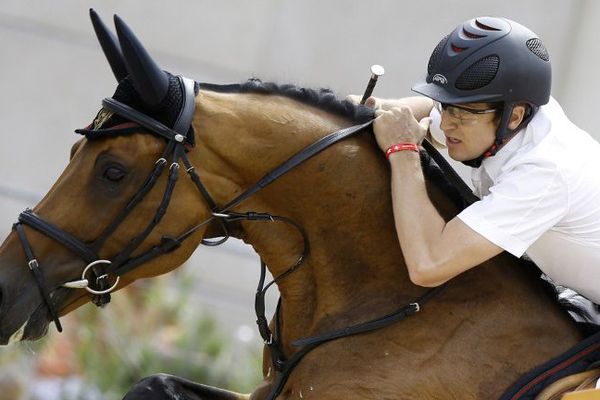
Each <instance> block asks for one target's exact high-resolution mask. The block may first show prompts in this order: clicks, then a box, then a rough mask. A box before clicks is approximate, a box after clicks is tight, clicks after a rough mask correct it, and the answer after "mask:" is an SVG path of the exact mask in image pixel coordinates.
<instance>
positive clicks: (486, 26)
mask: <svg viewBox="0 0 600 400" xmlns="http://www.w3.org/2000/svg"><path fill="white" fill-rule="evenodd" d="M475 25H477V27H478V28H479V29H483V30H484V31H501V30H502V29H498V28H494V27H492V26H489V25H486V24H484V23H482V22H480V21H479V20H477V19H476V20H475Z"/></svg>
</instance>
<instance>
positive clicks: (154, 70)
mask: <svg viewBox="0 0 600 400" xmlns="http://www.w3.org/2000/svg"><path fill="white" fill-rule="evenodd" d="M115 27H116V28H117V36H118V37H119V42H120V43H121V49H122V50H123V56H124V58H125V66H126V67H127V71H128V72H129V76H130V78H131V80H132V81H133V86H134V87H135V90H136V91H137V92H138V94H139V95H140V97H141V98H142V100H143V101H144V103H146V105H148V106H156V105H158V104H160V103H161V102H162V100H163V99H164V98H165V96H166V95H167V91H168V90H169V76H168V75H167V73H166V72H165V71H163V70H162V69H161V68H160V67H159V66H158V64H156V62H154V60H153V59H152V57H150V55H149V54H148V52H147V51H146V49H144V46H142V44H141V43H140V41H139V40H138V39H137V38H136V37H135V35H134V34H133V31H132V30H131V29H130V28H129V27H128V26H127V25H126V24H125V22H123V20H122V19H121V18H119V16H118V15H115Z"/></svg>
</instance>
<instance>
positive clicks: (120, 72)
mask: <svg viewBox="0 0 600 400" xmlns="http://www.w3.org/2000/svg"><path fill="white" fill-rule="evenodd" d="M90 18H91V20H92V25H94V31H95V32H96V37H98V42H100V46H101V47H102V51H103V52H104V55H105V56H106V59H107V60H108V64H109V65H110V68H111V69H112V72H113V74H114V75H115V78H117V82H120V81H121V79H123V78H125V77H126V76H127V68H126V67H125V61H123V54H121V47H120V46H119V42H118V41H117V37H116V36H115V35H114V34H113V33H112V32H111V31H110V30H109V29H108V28H107V27H106V25H104V22H102V20H101V19H100V16H99V15H98V14H97V13H96V11H94V9H93V8H90Z"/></svg>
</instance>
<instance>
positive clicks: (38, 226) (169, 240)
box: [13, 76, 472, 399]
mask: <svg viewBox="0 0 600 400" xmlns="http://www.w3.org/2000/svg"><path fill="white" fill-rule="evenodd" d="M177 79H178V80H179V82H180V85H181V87H182V88H183V92H184V96H183V105H182V107H181V110H180V112H179V115H178V118H177V120H176V122H175V124H174V126H173V128H169V127H167V126H165V125H164V124H162V123H160V122H158V121H157V120H155V119H154V118H152V117H150V116H148V115H146V114H143V113H141V112H139V111H137V110H135V109H133V108H132V107H130V106H128V105H126V104H124V103H121V102H119V101H117V100H115V99H112V98H106V99H104V100H103V102H102V104H103V107H104V108H105V109H107V110H109V111H110V112H113V113H115V114H117V115H119V116H121V117H123V118H125V119H127V120H129V121H132V122H134V123H137V124H139V125H141V126H142V127H144V128H146V129H148V130H150V131H151V132H153V133H155V134H157V135H159V136H161V137H163V138H165V139H166V140H167V144H166V146H165V149H164V151H163V153H162V156H161V157H160V158H159V159H158V160H157V161H156V164H155V167H154V169H153V170H152V172H151V173H150V175H149V176H148V177H147V179H146V181H145V182H144V184H143V185H142V187H141V188H140V189H139V190H138V192H137V193H136V194H135V195H134V196H133V197H132V198H131V199H130V201H129V202H128V204H127V205H126V206H125V207H124V208H123V209H122V210H121V212H120V213H119V214H118V215H117V217H116V218H115V219H114V220H113V221H112V222H111V223H110V224H109V225H108V226H107V227H106V228H105V230H104V231H103V232H102V233H101V234H100V236H99V237H98V238H97V239H96V240H94V241H93V242H91V243H86V242H84V241H82V240H80V239H78V238H76V237H74V236H73V235H71V234H70V233H68V232H66V231H64V230H63V229H61V228H59V227H57V226H55V225H53V224H52V223H50V222H48V221H46V220H44V219H43V218H42V217H40V216H38V215H37V214H35V213H34V212H33V211H32V210H29V209H27V210H25V211H23V212H22V213H21V214H20V215H19V220H18V222H17V223H15V224H14V225H13V228H14V229H15V230H16V232H17V234H18V236H19V238H20V241H21V244H22V246H23V249H24V252H25V255H26V258H27V262H28V265H29V268H30V269H31V271H32V274H33V276H34V278H35V281H36V283H37V286H38V288H39V291H40V294H41V296H42V298H43V300H44V303H45V305H46V307H47V308H48V310H49V312H50V316H51V317H52V319H53V320H54V322H55V324H56V327H57V329H58V331H62V326H61V324H60V320H59V316H58V311H57V306H56V304H55V303H54V301H53V298H52V296H51V290H50V288H48V286H47V284H46V282H45V279H44V274H43V272H42V270H41V269H40V266H39V263H38V261H37V259H36V258H35V255H34V252H33V249H32V246H31V244H30V243H29V241H28V239H27V235H26V234H25V231H24V229H23V225H28V226H30V227H31V228H33V229H35V230H37V231H39V232H41V233H42V234H45V235H46V236H48V237H50V238H51V239H53V240H55V241H57V242H58V243H60V244H62V245H63V246H65V247H66V248H68V249H69V250H71V251H72V252H74V253H75V254H77V255H78V256H79V257H81V259H82V260H84V261H85V262H86V263H87V266H86V267H85V268H84V269H83V271H82V276H81V279H79V280H75V281H71V282H66V283H63V284H62V285H60V286H62V287H66V288H71V289H75V288H83V289H86V290H87V291H89V292H90V293H92V294H94V295H95V297H94V303H95V304H96V305H99V306H101V305H104V304H106V303H108V302H109V301H110V292H112V291H113V290H114V289H115V288H116V287H117V285H118V279H119V277H120V276H121V275H124V274H126V273H127V272H129V271H131V270H133V269H134V268H136V267H138V266H140V265H142V264H144V263H146V262H147V261H149V260H151V259H153V258H155V257H158V256H160V255H163V254H165V253H168V252H171V251H173V250H175V249H177V248H178V247H179V246H181V243H182V242H183V241H184V240H186V239H187V238H189V237H190V236H191V235H192V234H193V233H194V232H196V231H197V230H198V229H200V228H201V227H204V226H206V225H208V224H209V223H211V222H213V221H215V220H217V221H218V222H219V223H220V225H221V227H222V229H223V233H224V235H223V237H222V239H219V240H216V241H207V240H204V239H203V240H202V244H205V245H211V246H216V245H219V244H222V243H224V242H225V241H226V240H227V239H228V238H229V230H228V223H230V222H235V221H239V220H249V221H271V222H274V221H282V222H285V223H288V224H291V225H292V226H294V227H295V228H296V229H297V230H298V231H299V232H300V234H301V235H302V238H303V243H304V245H303V250H302V252H301V254H300V256H299V257H298V259H297V261H296V262H295V263H294V264H293V265H292V266H290V267H289V268H288V269H287V270H286V271H285V272H283V273H282V274H280V275H279V276H277V277H275V278H274V279H273V280H272V281H271V282H270V283H268V284H267V285H265V277H266V264H265V263H264V262H263V261H262V260H261V274H260V279H259V285H258V288H257V291H256V296H255V312H256V315H257V324H258V329H259V332H260V335H261V337H262V338H263V340H264V342H265V345H266V346H268V347H269V350H270V354H271V359H272V365H273V367H274V368H275V370H276V371H277V372H279V374H278V376H277V378H276V380H275V382H274V385H273V388H272V390H271V393H270V394H269V396H268V397H267V398H268V399H274V398H276V397H277V396H278V394H279V393H280V391H281V390H282V389H283V387H284V385H285V383H286V381H287V379H288V377H289V375H290V374H291V372H292V370H293V369H294V367H295V366H296V365H297V364H298V363H299V362H300V360H301V359H302V358H303V357H304V356H305V355H306V354H308V353H309V352H310V351H312V350H313V349H315V348H316V347H318V346H319V345H321V344H323V343H326V342H329V341H331V340H335V339H338V338H342V337H347V336H351V335H356V334H359V333H365V332H370V331H373V330H376V329H380V328H383V327H386V326H389V325H391V324H393V323H395V322H397V321H400V320H402V319H404V318H406V317H408V316H410V315H413V314H415V313H417V312H419V310H420V309H421V307H422V305H423V304H424V303H426V302H427V301H428V300H429V299H431V298H432V297H433V296H434V295H435V294H437V293H438V292H439V291H440V290H442V288H443V287H444V286H439V287H437V288H434V289H431V290H429V291H427V292H426V293H425V294H423V295H422V296H420V297H419V298H417V299H415V300H414V301H413V302H411V303H408V304H406V305H404V306H402V307H400V308H399V309H398V310H396V311H394V312H392V313H390V314H387V315H384V316H382V317H380V318H376V319H373V320H370V321H366V322H363V323H360V324H356V325H353V326H349V327H346V328H343V329H341V330H338V331H333V332H329V333H326V334H322V335H318V336H314V337H310V338H302V339H299V340H296V341H293V342H292V345H293V346H296V347H300V350H299V351H298V352H296V353H294V354H293V355H292V356H291V357H290V358H286V356H285V354H284V352H283V350H282V345H281V339H280V338H279V337H278V332H280V326H279V325H280V318H279V314H280V303H279V304H278V306H277V311H276V312H275V323H274V326H275V330H274V331H272V330H271V329H270V327H269V324H268V321H267V319H266V316H265V293H266V291H267V290H268V289H269V288H270V287H271V286H272V285H273V284H274V283H277V282H279V281H280V280H281V279H283V278H285V277H286V276H288V275H289V274H291V273H292V272H293V271H295V270H296V269H297V268H298V267H300V266H301V264H302V263H303V262H304V260H305V259H306V257H307V256H308V255H309V241H308V236H307V234H306V232H305V231H304V229H303V228H302V227H301V226H300V225H299V224H297V223H296V222H294V221H292V220H290V219H289V218H286V217H282V216H276V215H271V214H268V213H259V212H245V213H239V212H232V211H231V209H232V208H234V207H235V206H237V205H239V204H240V203H241V202H243V201H244V200H245V199H247V198H248V197H250V196H252V195H253V194H255V193H256V192H258V191H260V190H261V189H263V188H264V187H266V186H267V185H269V184H270V183H272V182H273V181H274V180H276V179H277V178H279V177H280V176H282V175H283V174H285V173H287V172H288V171H290V170H291V169H293V168H295V167H296V166H298V165H299V164H301V163H302V162H304V161H306V160H308V159H309V158H311V157H312V156H314V155H316V154H318V153H319V152H321V151H322V150H324V149H326V148H328V147H329V146H331V145H333V144H335V143H337V142H338V141H340V140H342V139H345V138H347V137H349V136H351V135H353V134H356V133H358V132H361V131H363V130H364V129H365V128H367V127H369V126H370V125H371V124H372V120H371V121H368V122H366V123H363V124H360V125H355V126H351V127H348V128H344V129H341V130H339V131H336V132H334V133H331V134H329V135H327V136H325V137H323V138H321V139H319V140H317V141H316V142H314V143H312V144H310V145H309V146H307V147H305V148H304V149H302V150H300V151H299V152H297V153H296V154H295V155H293V156H292V157H290V158H289V159H288V160H286V161H285V162H283V163H282V164H280V165H279V166H278V167H277V168H275V169H273V170H272V171H270V172H269V173H267V174H266V175H264V176H263V177H262V178H261V179H260V180H259V181H258V182H256V183H255V184H254V185H253V186H251V187H250V188H248V189H247V190H245V191H244V192H243V193H241V194H240V195H238V196H237V197H235V198H234V199H232V200H231V201H229V202H228V203H227V204H225V205H224V206H221V207H219V206H218V205H217V203H216V202H215V201H214V199H213V198H212V197H211V195H210V193H209V192H208V190H207V189H206V187H205V186H204V184H203V183H202V182H201V180H200V177H199V176H198V174H197V173H196V172H195V171H194V167H193V166H192V165H191V163H190V161H189V159H188V157H187V154H186V148H185V145H186V144H190V142H189V138H188V137H187V135H188V132H190V131H191V122H192V117H193V114H194V107H195V94H194V81H192V80H190V79H187V78H183V77H181V76H178V77H177ZM424 144H425V143H424ZM426 146H427V150H428V152H429V153H430V154H431V155H432V157H433V158H434V159H435V160H436V161H437V163H438V164H439V165H440V166H441V167H442V169H443V170H444V173H448V174H450V175H451V176H450V179H451V180H452V181H453V182H452V183H453V184H455V185H456V186H457V187H458V188H459V191H460V192H461V194H462V195H463V198H464V199H466V200H465V201H467V202H469V201H471V202H472V199H471V198H469V197H465V196H469V195H471V196H472V193H471V192H470V190H469V189H468V188H467V187H466V186H465V185H464V183H462V180H460V178H459V177H458V176H457V175H456V173H455V172H454V170H453V169H452V168H451V167H450V166H449V165H448V164H447V162H446V161H445V160H444V159H443V157H442V156H441V155H440V154H439V153H437V151H436V150H435V149H434V148H433V147H432V146H431V145H430V144H429V143H426ZM436 155H437V157H436ZM169 162H170V164H169ZM180 162H182V163H183V165H184V167H185V169H186V172H187V173H188V175H189V176H190V178H191V179H192V181H193V182H194V184H195V185H196V187H197V188H198V190H199V192H200V193H201V195H202V197H203V198H204V200H205V201H206V203H207V205H208V206H209V208H210V210H211V216H210V217H208V218H207V219H205V220H204V221H202V222H200V223H199V224H197V225H195V226H193V227H191V228H190V229H188V230H186V231H185V232H183V233H181V234H179V235H177V236H168V235H165V236H163V237H162V239H161V242H160V243H159V244H158V245H155V246H153V247H152V248H150V249H149V250H147V251H146V252H144V253H142V254H141V255H138V256H135V257H131V254H132V253H133V252H134V251H135V250H136V249H137V248H138V247H139V246H140V245H141V243H142V242H143V241H144V240H145V239H146V238H147V237H148V236H149V235H150V233H151V232H152V231H153V229H154V228H155V227H156V225H158V223H159V222H160V221H161V219H162V217H163V216H164V214H165V212H166V210H167V207H168V205H169V202H170V199H171V196H172V193H173V190H174V188H175V184H176V182H177V177H178V172H179V169H180V164H179V163H180ZM167 164H169V167H168V171H169V172H168V179H167V184H166V187H165V191H164V194H163V197H162V200H161V202H160V204H159V206H158V208H157V210H156V213H155V215H154V217H153V218H152V220H151V221H150V222H149V223H148V224H147V226H146V227H145V228H144V229H143V230H142V232H140V233H139V234H138V235H137V236H135V237H134V238H133V239H132V240H131V241H130V242H129V244H128V245H127V246H126V247H125V248H124V249H123V250H121V251H120V252H119V253H118V254H117V255H115V256H113V257H112V258H111V259H110V260H103V259H100V257H99V256H98V251H99V250H100V248H101V247H102V245H103V244H104V243H105V241H106V240H107V239H108V237H110V235H111V234H112V233H113V232H114V231H115V230H116V229H117V228H118V227H119V225H120V224H121V223H122V222H123V221H124V220H125V218H126V217H127V216H128V215H129V213H130V212H131V211H132V210H133V208H135V206H136V205H137V204H139V203H140V202H141V201H142V200H143V199H144V197H145V196H146V195H147V194H148V193H149V192H150V190H151V189H152V188H153V187H154V185H155V183H156V182H157V180H158V178H159V177H160V176H161V174H162V172H163V171H164V169H165V168H166V166H167ZM452 174H454V175H452ZM461 183H462V187H461ZM90 270H91V275H92V277H93V278H95V279H92V282H95V283H93V284H91V283H90V281H89V280H88V279H87V278H86V276H87V274H88V271H90ZM110 275H113V276H115V277H116V280H115V282H114V283H112V285H111V284H110V282H109V276H110ZM92 285H93V287H92Z"/></svg>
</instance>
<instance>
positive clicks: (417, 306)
mask: <svg viewBox="0 0 600 400" xmlns="http://www.w3.org/2000/svg"><path fill="white" fill-rule="evenodd" d="M410 305H411V306H413V307H414V308H415V309H414V311H413V312H414V313H415V314H416V313H418V312H419V311H421V306H420V305H419V303H410Z"/></svg>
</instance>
